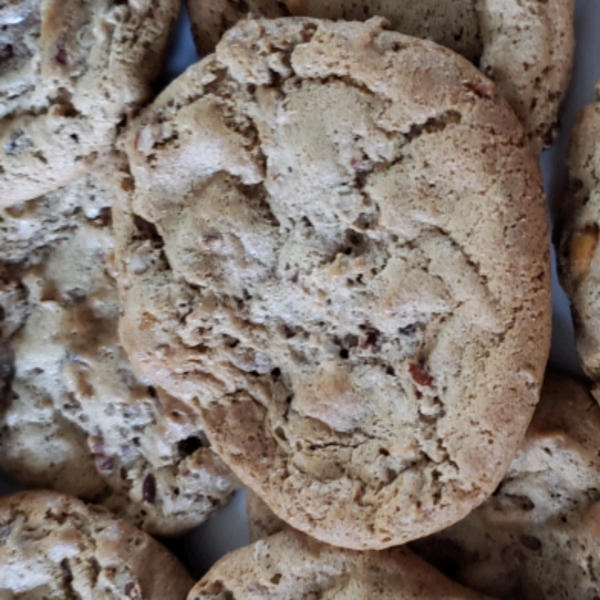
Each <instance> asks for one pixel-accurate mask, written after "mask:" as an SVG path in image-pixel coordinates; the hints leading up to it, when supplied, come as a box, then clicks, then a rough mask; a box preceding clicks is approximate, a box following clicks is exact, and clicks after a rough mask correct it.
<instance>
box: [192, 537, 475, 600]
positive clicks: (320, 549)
mask: <svg viewBox="0 0 600 600" xmlns="http://www.w3.org/2000/svg"><path fill="white" fill-rule="evenodd" d="M228 598H235V599H236V600H250V599H253V598H269V599H271V600H306V599H308V598H311V599H312V598H335V599H336V600H392V599H394V600H426V599H431V600H434V599H437V598H455V599H456V600H459V599H461V600H463V599H464V600H484V599H485V596H481V595H479V594H476V593H474V592H471V591H469V590H467V589H465V588H462V587H461V586H459V585H457V584H455V583H453V582H451V581H450V580H449V579H446V578H445V577H444V576H443V575H441V573H439V572H437V571H436V570H435V569H433V568H432V567H430V566H429V565H427V563H425V562H423V561H421V560H420V559H418V558H417V557H416V556H414V555H413V554H412V553H411V552H410V551H408V550H406V549H402V548H396V549H394V550H384V551H382V552H373V551H371V552H363V553H360V552H352V551H349V550H341V549H340V548H333V547H331V546H326V545H325V544H321V543H319V542H317V541H315V540H312V539H310V538H309V537H307V536H305V535H302V534H300V533H297V532H294V531H291V530H287V531H284V532H282V533H278V534H276V535H273V536H271V537H268V538H266V539H264V540H259V541H257V542H255V543H254V544H252V545H251V546H247V547H245V548H242V549H240V550H236V551H235V552H232V553H231V554H228V555H227V556H225V557H224V558H222V559H221V560H220V561H219V562H218V563H217V564H216V565H215V566H213V568H212V569H211V570H210V571H209V572H208V573H207V574H206V575H205V576H204V577H203V578H202V579H201V580H200V581H199V582H198V583H197V584H196V585H195V586H194V588H193V589H192V591H191V592H190V594H189V596H188V600H215V599H217V600H226V599H228Z"/></svg>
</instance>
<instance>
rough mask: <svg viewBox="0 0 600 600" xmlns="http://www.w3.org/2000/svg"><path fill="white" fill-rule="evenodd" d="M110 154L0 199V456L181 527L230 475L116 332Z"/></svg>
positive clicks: (31, 482)
mask: <svg viewBox="0 0 600 600" xmlns="http://www.w3.org/2000/svg"><path fill="white" fill-rule="evenodd" d="M108 162H109V166H106V170H105V171H100V172H99V173H98V174H94V175H89V176H87V177H84V178H83V179H81V180H79V181H77V182H75V183H72V184H70V185H68V186H66V187H64V188H61V189H59V190H57V191H55V192H52V193H50V194H47V195H46V196H43V197H41V198H37V199H35V200H30V201H28V202H22V203H19V204H17V205H14V206H12V207H9V208H4V209H0V314H1V315H2V316H3V319H2V320H1V321H0V344H1V348H2V351H1V353H0V467H1V468H3V469H5V470H7V471H8V472H9V473H10V474H11V475H12V476H13V477H14V478H15V479H16V480H17V481H18V482H19V483H20V484H21V485H23V486H26V487H36V488H49V489H54V490H57V491H61V492H65V493H69V494H73V495H75V496H78V497H81V498H84V499H86V500H89V501H94V502H96V503H99V504H103V505H105V506H107V507H108V508H110V510H112V511H113V512H115V513H116V514H118V515H119V516H120V517H123V518H125V519H127V520H129V521H131V522H132V523H134V524H135V525H137V526H139V527H141V528H143V529H144V530H146V531H148V532H150V533H153V534H160V535H176V534H181V533H183V532H185V531H187V530H189V529H191V528H192V527H195V526H197V525H199V524H200V523H202V522H203V521H204V520H205V519H206V518H207V517H208V516H209V515H210V514H211V513H212V512H213V511H214V510H215V509H216V508H217V507H218V506H220V505H222V504H223V503H224V502H225V501H226V500H227V499H228V497H229V496H230V494H231V493H232V491H233V490H234V489H235V487H236V485H237V483H236V480H235V478H234V477H233V476H232V474H231V472H230V471H229V469H228V468H227V467H226V466H225V464H224V463H223V462H222V461H221V460H220V459H219V458H218V457H217V456H216V455H215V454H214V453H213V451H212V450H211V449H210V447H209V444H208V441H207V439H206V436H205V435H204V433H203V431H202V427H201V424H200V421H199V417H198V413H197V411H194V410H191V409H190V407H188V406H186V405H185V404H183V403H182V402H181V401H178V400H176V399H175V398H173V397H172V396H169V395H168V394H167V393H166V392H164V391H163V390H161V389H156V388H154V387H152V386H151V385H150V383H149V382H148V381H145V380H144V379H143V378H141V377H138V376H137V375H136V374H135V373H134V371H133V369H132V367H131V365H130V363H129V361H128V359H127V356H126V355H125V351H124V350H123V348H122V347H121V344H120V343H119V339H118V331H117V326H118V318H119V300H118V295H117V285H116V282H115V280H114V278H113V275H114V239H113V233H112V226H111V222H112V219H111V214H112V198H113V196H112V192H111V188H110V186H109V183H108V180H109V179H110V176H109V175H110V171H111V170H112V169H114V168H115V165H114V163H112V162H110V161H108Z"/></svg>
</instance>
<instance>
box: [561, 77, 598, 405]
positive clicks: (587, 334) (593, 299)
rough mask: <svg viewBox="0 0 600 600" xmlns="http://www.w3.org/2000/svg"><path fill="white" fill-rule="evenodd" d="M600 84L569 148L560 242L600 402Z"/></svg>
mask: <svg viewBox="0 0 600 600" xmlns="http://www.w3.org/2000/svg"><path fill="white" fill-rule="evenodd" d="M599 142H600V85H597V86H596V101H595V102H594V103H592V104H590V105H588V106H586V107H585V108H584V109H583V110H582V111H581V112H580V113H579V115H578V118H577V121H576V123H575V126H574V128H573V133H572V138H571V147H570V150H569V158H568V165H569V172H570V185H569V189H568V191H567V192H566V193H565V196H564V198H563V199H562V202H561V204H560V205H559V209H558V214H557V218H556V226H555V231H554V234H555V240H554V241H555V245H556V251H557V252H556V255H557V266H558V274H559V277H560V282H561V285H562V286H563V288H564V289H565V291H566V292H567V294H568V296H569V299H570V300H571V312H572V315H573V325H574V327H575V337H576V341H577V350H578V353H579V357H580V359H581V364H582V367H583V369H584V371H585V372H586V374H587V375H588V376H589V377H590V378H591V379H592V381H593V382H594V389H593V390H592V393H593V394H594V396H595V397H596V399H597V400H598V401H599V402H600V389H599V388H598V384H600V251H599V249H598V232H599V230H600V229H599V228H600V144H599Z"/></svg>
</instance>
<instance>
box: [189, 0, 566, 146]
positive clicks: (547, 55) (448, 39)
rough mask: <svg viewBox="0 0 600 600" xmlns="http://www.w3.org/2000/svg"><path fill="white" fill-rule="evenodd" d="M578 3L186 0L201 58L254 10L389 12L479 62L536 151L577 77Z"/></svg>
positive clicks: (358, 15) (355, 16) (338, 15)
mask: <svg viewBox="0 0 600 600" xmlns="http://www.w3.org/2000/svg"><path fill="white" fill-rule="evenodd" d="M573 6H574V2H573V0H547V1H544V2H540V1H539V0H478V1H475V0H361V1H360V2H357V1H356V0H284V1H276V0H247V1H245V2H239V1H238V0H188V7H189V11H190V16H191V19H192V24H193V31H194V37H195V39H196V45H197V47H198V51H199V52H200V54H201V55H205V54H208V53H209V52H212V51H213V50H214V48H215V46H216V44H217V42H218V41H219V39H220V38H221V36H222V35H223V34H224V33H225V31H226V30H227V29H229V28H230V27H232V26H233V25H234V24H235V23H237V22H238V21H239V20H240V19H242V18H243V17H245V16H247V15H248V14H258V15H262V16H264V17H282V16H286V15H302V16H308V17H318V18H325V19H345V20H357V21H363V20H365V19H368V18H370V17H373V16H375V15H379V16H382V17H385V18H386V19H388V20H389V21H390V24H391V27H392V28H393V29H395V30H396V31H399V32H400V33H404V34H407V35H413V36H415V37H420V38H428V39H431V40H433V41H435V42H437V43H438V44H441V45H443V46H446V47H448V48H451V49H452V50H454V51H455V52H458V53H460V54H462V55H463V56H465V57H467V58H468V59H469V60H470V61H472V62H474V63H475V64H477V65H479V67H480V69H481V70H482V71H483V72H484V73H485V74H486V75H488V77H490V78H491V79H492V80H494V81H495V83H496V85H497V86H498V91H499V93H500V95H501V96H502V97H503V98H504V99H505V100H507V101H508V103H509V104H510V105H511V107H512V108H513V109H514V110H515V112H516V113H517V115H518V116H519V118H520V119H521V121H522V122H523V123H524V124H525V128H526V131H527V134H528V136H529V138H530V139H531V142H532V147H533V149H534V150H535V151H538V152H539V151H540V150H541V149H542V148H543V147H544V146H547V145H549V144H550V143H551V141H552V137H553V131H554V129H555V128H556V126H557V120H558V111H559V108H560V104H561V101H562V99H563V97H564V95H565V93H566V91H567V87H568V84H569V80H570V76H571V66H572V62H573V50H574V39H573Z"/></svg>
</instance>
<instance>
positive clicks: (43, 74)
mask: <svg viewBox="0 0 600 600" xmlns="http://www.w3.org/2000/svg"><path fill="white" fill-rule="evenodd" d="M178 9H179V0H159V1H157V2H152V1H150V0H130V1H129V2H120V1H116V0H66V1H65V0H7V1H6V2H3V3H2V5H0V205H4V206H6V205H9V204H14V203H16V202H19V201H21V200H29V199H31V198H35V197H36V196H39V195H41V194H44V193H46V192H49V191H51V190H53V189H55V188H57V187H59V186H61V185H65V184H66V183H68V182H70V181H73V180H74V179H76V178H77V177H80V176H82V175H83V174H85V173H86V172H87V171H88V170H89V169H90V167H91V165H92V164H93V163H94V160H95V158H96V157H97V156H98V155H101V154H103V153H104V152H106V151H107V150H108V149H110V148H111V147H112V145H113V143H114V141H115V138H116V135H117V130H118V126H119V124H120V123H121V122H122V121H123V120H124V119H125V118H126V116H127V115H128V113H129V112H131V111H133V110H135V109H137V108H138V107H139V106H140V105H141V104H142V103H143V102H145V101H147V100H148V99H149V97H150V94H151V89H150V84H151V83H152V82H153V81H154V80H155V79H156V77H157V75H158V74H159V73H160V68H161V64H162V59H163V55H164V53H165V51H166V45H167V38H168V35H169V32H170V29H171V25H172V24H173V22H174V20H175V18H176V17H177V12H178Z"/></svg>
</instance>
